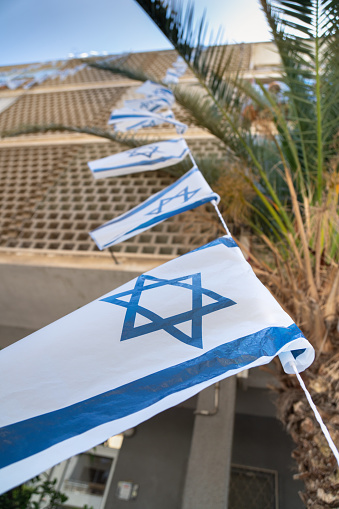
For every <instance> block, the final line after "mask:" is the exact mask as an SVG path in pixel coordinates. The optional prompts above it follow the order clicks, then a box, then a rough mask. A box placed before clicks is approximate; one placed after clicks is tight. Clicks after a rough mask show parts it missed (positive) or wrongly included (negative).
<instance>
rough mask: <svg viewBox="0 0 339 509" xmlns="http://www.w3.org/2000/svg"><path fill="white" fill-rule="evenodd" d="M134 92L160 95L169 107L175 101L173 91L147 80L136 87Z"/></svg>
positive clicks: (154, 95)
mask: <svg viewBox="0 0 339 509" xmlns="http://www.w3.org/2000/svg"><path fill="white" fill-rule="evenodd" d="M136 92H137V93H138V94H144V95H145V96H146V97H161V98H162V99H164V100H165V101H166V102H167V105H168V107H169V108H171V106H173V104H174V101H175V98H174V95H173V92H171V90H169V89H168V88H166V87H163V86H162V85H159V84H158V83H154V82H153V81H149V80H147V81H145V83H143V84H142V85H141V86H140V87H139V88H137V90H136Z"/></svg>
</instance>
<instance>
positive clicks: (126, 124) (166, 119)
mask: <svg viewBox="0 0 339 509" xmlns="http://www.w3.org/2000/svg"><path fill="white" fill-rule="evenodd" d="M164 123H168V124H172V125H174V126H175V129H176V131H177V133H178V134H183V133H184V132H185V131H186V130H187V125H186V124H183V123H182V122H179V121H178V120H175V118H174V114H173V112H172V111H171V110H167V111H165V112H163V113H153V112H152V111H147V110H134V109H132V108H121V109H118V110H113V111H112V113H111V115H110V117H109V120H108V125H114V129H115V131H120V132H126V131H138V130H139V129H141V128H144V127H155V126H157V125H161V124H164Z"/></svg>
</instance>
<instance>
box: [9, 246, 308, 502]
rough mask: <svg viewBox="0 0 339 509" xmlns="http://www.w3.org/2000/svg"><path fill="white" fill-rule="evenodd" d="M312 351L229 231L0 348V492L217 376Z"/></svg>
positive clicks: (302, 358) (300, 361)
mask: <svg viewBox="0 0 339 509" xmlns="http://www.w3.org/2000/svg"><path fill="white" fill-rule="evenodd" d="M290 351H292V353H293V356H294V358H295V362H296V365H297V368H298V370H299V371H302V370H304V369H305V368H307V367H308V366H309V365H310V364H311V362H312V361H313V358H314V351H313V348H312V346H311V345H310V343H309V342H308V341H307V340H306V339H305V337H304V336H303V334H302V332H301V331H300V330H299V329H298V327H297V326H296V325H295V324H294V323H293V321H292V320H291V318H290V317H289V316H288V315H287V314H286V313H285V312H284V311H283V310H282V308H281V307H280V306H279V304H278V303H277V302H276V301H275V299H274V298H273V297H272V295H271V294H270V292H269V291H268V290H267V289H266V288H265V287H264V286H263V285H262V284H261V283H260V281H259V280H258V279H257V277H256V276H255V274H254V273H253V271H252V269H251V267H250V266H249V264H248V263H247V262H246V260H245V259H244V257H243V255H242V253H241V251H240V249H239V248H238V247H237V245H236V243H235V242H234V240H233V239H232V238H231V237H230V236H226V237H222V238H220V239H218V240H215V241H213V242H212V243H210V244H207V245H205V246H203V247H202V248H199V249H197V250H195V251H193V252H191V253H189V254H186V255H184V256H181V257H180V258H177V259H175V260H172V261H170V262H168V263H166V264H164V265H162V266H160V267H157V268H155V269H153V270H151V271H149V272H147V273H145V274H142V275H140V276H139V277H137V278H135V279H134V280H132V281H130V282H128V283H126V284H125V285H123V286H121V287H120V288H118V289H116V290H113V291H112V292H110V293H108V294H106V295H104V296H103V297H101V298H99V299H97V300H95V301H93V302H91V303H90V304H88V305H87V306H84V307H82V308H80V309H78V310H76V311H74V312H73V313H71V314H69V315H68V316H65V317H64V318H62V319H60V320H58V321H56V322H54V323H52V324H51V325H49V326H47V327H45V328H43V329H41V330H39V331H37V332H35V333H34V334H31V335H30V336H28V337H26V338H24V339H22V340H21V341H18V342H17V343H14V344H13V345H11V346H9V347H7V348H5V349H4V350H2V351H1V352H0V407H1V413H0V493H1V492H4V491H6V490H8V489H10V488H12V487H14V486H16V485H18V484H21V483H22V482H25V481H27V480H28V479H30V478H32V477H33V476H35V475H37V474H39V473H40V472H42V471H44V470H46V469H48V468H50V467H51V466H53V465H54V464H57V463H59V462H61V461H63V460H65V459H66V458H69V457H71V456H73V455H75V454H79V453H80V452H83V451H85V450H88V449H90V448H91V447H93V446H96V445H97V444H100V443H102V442H104V441H105V440H107V439H108V438H109V437H110V436H112V435H116V434H118V433H121V432H123V431H124V430H126V429H128V428H132V427H134V426H137V425H138V424H140V423H141V422H143V421H145V420H147V419H149V418H150V417H152V416H154V415H155V414H157V413H159V412H161V411H163V410H166V409H167V408H170V407H172V406H174V405H177V404H179V403H180V402H182V401H184V400H186V399H188V398H190V397H192V396H194V395H195V394H197V393H198V392H200V391H201V390H203V389H205V388H206V387H208V386H209V385H211V384H214V383H216V382H218V381H219V380H222V379H223V378H226V377H228V376H231V375H235V374H236V373H239V372H240V371H242V370H244V369H248V368H251V367H255V366H260V365H262V364H266V363H268V362H270V361H271V360H272V359H273V358H274V357H275V356H277V355H279V354H281V353H283V352H290Z"/></svg>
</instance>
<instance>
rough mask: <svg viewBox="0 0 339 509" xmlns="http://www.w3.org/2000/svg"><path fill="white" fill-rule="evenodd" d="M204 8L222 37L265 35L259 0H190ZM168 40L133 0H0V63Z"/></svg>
mask: <svg viewBox="0 0 339 509" xmlns="http://www.w3.org/2000/svg"><path fill="white" fill-rule="evenodd" d="M193 3H194V5H195V8H196V13H197V17H199V16H200V15H201V14H202V12H203V9H204V8H206V13H207V20H209V22H210V23H209V24H210V27H211V28H212V29H213V30H214V31H215V32H216V31H217V29H218V27H219V26H220V25H222V26H223V27H224V29H225V34H226V41H227V42H229V43H232V42H259V41H268V40H269V39H270V34H269V31H268V29H267V25H266V22H265V20H264V16H263V14H262V12H261V11H260V8H259V3H258V0H193ZM170 47H171V46H170V44H169V43H168V41H167V39H166V38H165V37H164V36H163V35H162V33H161V32H160V31H159V29H158V28H157V27H156V26H155V24H154V23H153V22H152V21H151V20H150V19H149V18H148V16H147V15H146V14H145V13H144V11H143V10H142V9H141V8H140V7H139V5H138V4H137V3H136V2H135V1H134V0H0V65H7V64H19V63H27V62H42V61H47V60H54V59H63V58H67V56H68V55H69V54H70V53H80V52H87V53H89V52H90V51H98V52H100V53H101V52H103V51H107V52H108V53H110V54H115V53H122V52H128V51H147V50H157V49H169V48H170Z"/></svg>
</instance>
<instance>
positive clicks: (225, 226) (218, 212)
mask: <svg viewBox="0 0 339 509" xmlns="http://www.w3.org/2000/svg"><path fill="white" fill-rule="evenodd" d="M211 203H212V205H213V206H214V208H215V210H216V211H217V214H218V216H219V219H220V221H221V223H222V225H223V227H224V228H225V230H226V233H227V235H229V236H230V237H232V235H231V232H230V231H229V229H228V228H227V225H226V223H225V221H224V218H223V217H222V215H221V213H220V210H219V208H218V205H217V202H216V201H215V200H212V201H211Z"/></svg>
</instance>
